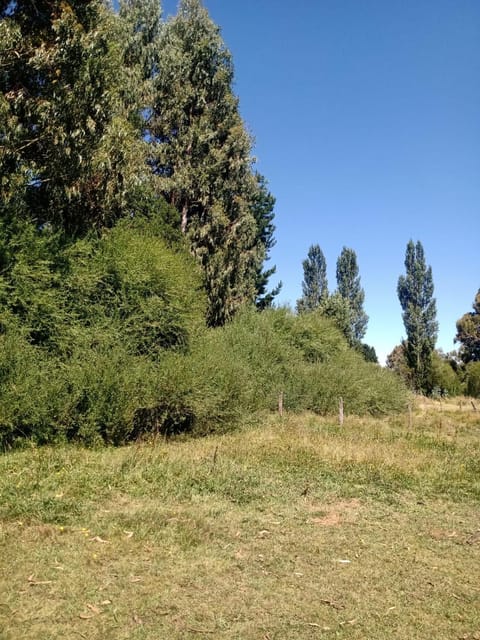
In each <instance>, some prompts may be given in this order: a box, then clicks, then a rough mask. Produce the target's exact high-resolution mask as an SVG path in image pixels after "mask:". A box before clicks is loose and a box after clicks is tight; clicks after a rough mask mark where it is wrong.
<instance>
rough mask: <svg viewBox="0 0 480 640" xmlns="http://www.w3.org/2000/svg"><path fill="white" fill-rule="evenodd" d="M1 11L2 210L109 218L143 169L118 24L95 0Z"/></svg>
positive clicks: (65, 221) (59, 218)
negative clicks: (128, 100)
mask: <svg viewBox="0 0 480 640" xmlns="http://www.w3.org/2000/svg"><path fill="white" fill-rule="evenodd" d="M1 16H2V20H1V22H0V30H1V33H0V43H1V44H0V94H1V97H0V127H1V130H2V132H3V135H2V143H3V144H2V152H1V156H0V171H1V175H2V178H1V194H0V195H1V200H2V205H3V209H4V215H7V214H8V212H9V211H11V210H12V207H14V208H15V213H16V214H18V212H19V211H20V209H23V211H24V212H28V213H31V214H33V215H34V216H35V219H36V220H37V221H38V223H39V224H45V223H46V222H49V223H53V224H55V225H59V226H62V227H63V228H65V229H66V230H67V231H68V232H69V233H78V232H84V231H85V230H87V229H90V228H91V227H92V226H96V227H100V226H105V225H110V224H112V223H113V222H114V220H116V219H117V218H119V217H120V216H121V215H122V211H123V208H124V205H125V198H126V194H128V192H129V190H130V189H131V188H132V187H133V186H134V185H136V184H138V182H139V181H141V180H142V175H143V178H145V176H146V172H145V168H146V167H145V163H144V151H143V147H144V143H143V141H142V140H141V138H140V136H139V135H138V131H137V129H136V127H135V123H134V118H133V113H134V112H135V107H136V101H135V100H132V101H131V103H130V104H128V103H127V101H126V100H125V99H124V96H125V94H126V91H127V89H128V87H130V88H131V86H132V83H130V85H129V82H128V77H127V75H126V73H125V64H124V63H125V59H124V48H123V46H122V42H123V40H124V39H125V38H124V36H125V33H124V32H123V30H122V29H123V28H122V23H121V22H120V21H119V20H118V19H117V17H116V16H115V15H114V14H113V12H112V11H110V10H109V9H108V7H107V6H106V5H105V4H104V3H103V2H101V1H100V0H91V1H89V2H71V3H66V2H45V1H39V2H35V3H33V2H26V1H23V0H19V1H18V2H14V3H2V9H1ZM142 168H143V174H142Z"/></svg>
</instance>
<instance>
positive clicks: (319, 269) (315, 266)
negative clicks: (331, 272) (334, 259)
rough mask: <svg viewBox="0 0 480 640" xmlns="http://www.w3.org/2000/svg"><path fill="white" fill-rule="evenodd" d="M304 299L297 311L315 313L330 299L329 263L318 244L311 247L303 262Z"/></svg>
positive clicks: (301, 300)
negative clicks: (315, 310)
mask: <svg viewBox="0 0 480 640" xmlns="http://www.w3.org/2000/svg"><path fill="white" fill-rule="evenodd" d="M302 294H303V295H302V297H301V298H300V299H299V300H298V301H297V311H298V312H299V313H302V312H304V311H313V310H314V309H317V308H318V307H320V306H321V305H322V304H323V303H324V302H325V301H326V300H327V298H328V281H327V262H326V260H325V256H324V255H323V251H322V250H321V249H320V246H319V245H318V244H314V245H312V246H311V247H310V249H309V250H308V254H307V259H306V260H304V261H303V282H302Z"/></svg>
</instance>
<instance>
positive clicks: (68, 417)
mask: <svg viewBox="0 0 480 640" xmlns="http://www.w3.org/2000/svg"><path fill="white" fill-rule="evenodd" d="M160 236H161V234H159V232H158V229H156V228H155V224H154V222H152V221H148V220H135V221H134V220H129V221H124V222H122V223H121V224H119V225H118V226H117V227H116V228H114V229H112V230H109V231H106V232H104V234H103V235H102V236H101V237H96V236H92V237H89V238H84V239H81V240H77V241H75V242H68V243H67V242H65V241H64V240H63V239H62V238H61V237H59V236H57V235H55V234H53V233H52V232H51V231H50V230H49V229H44V230H41V231H39V230H38V229H36V228H35V227H34V226H33V225H31V224H25V225H24V227H23V229H21V230H20V231H19V232H17V234H16V236H15V246H14V247H13V246H12V245H9V250H10V252H11V253H10V255H9V256H8V260H6V261H5V264H6V265H7V267H5V268H4V270H3V276H2V277H1V278H0V444H1V446H3V447H4V448H5V447H9V446H13V445H15V444H18V443H22V442H26V441H33V442H36V443H47V442H58V441H66V440H79V441H83V442H85V443H88V444H95V443H103V442H105V443H112V444H122V443H125V442H127V441H129V440H131V439H132V438H136V437H139V436H142V435H143V434H145V433H149V432H159V433H166V434H171V433H178V432H183V431H190V432H192V433H196V434H204V433H208V432H212V431H219V430H223V431H225V430H228V429H232V428H234V427H235V426H236V425H238V424H239V423H241V422H245V421H247V420H249V419H251V418H252V417H253V416H258V415H260V414H261V413H262V412H264V411H269V410H274V409H275V408H276V406H277V402H278V396H279V394H280V393H283V394H284V403H285V408H286V409H287V410H290V411H303V410H311V411H315V412H318V413H322V414H326V413H330V412H334V411H336V409H337V407H338V400H339V397H340V396H341V397H343V399H344V403H345V408H346V411H347V412H351V413H359V414H362V413H387V412H391V411H397V410H400V409H401V408H402V407H404V406H405V403H406V390H405V387H404V386H403V384H402V383H401V382H400V381H399V380H398V379H397V377H396V376H394V375H393V374H391V373H390V372H388V371H385V370H383V369H381V368H380V367H379V366H378V365H375V364H372V363H367V362H365V361H364V359H363V358H362V356H361V355H360V354H358V353H357V352H355V351H353V350H352V349H350V348H349V347H348V346H347V344H346V342H345V340H344V338H343V337H342V335H341V333H340V332H339V331H338V330H337V329H336V328H335V327H334V326H333V325H332V324H331V322H330V321H328V320H326V319H325V318H323V317H321V316H320V315H318V314H315V313H311V314H304V315H300V316H296V315H295V314H293V313H292V312H291V311H289V310H288V309H275V310H268V311H264V312H262V313H259V312H256V311H255V310H254V309H252V310H246V311H245V312H244V313H242V314H240V315H238V316H237V318H236V319H235V320H234V321H233V322H231V323H230V324H228V325H227V326H225V327H223V328H219V329H207V328H205V327H204V320H203V319H204V297H203V294H202V291H201V280H200V276H199V274H198V272H197V270H196V267H195V266H194V264H193V262H192V260H191V258H190V257H189V256H188V255H187V253H186V252H185V251H184V250H183V249H182V247H181V245H179V244H176V245H174V246H173V247H172V246H169V245H167V244H166V243H165V242H164V241H163V240H162V239H161V237H160Z"/></svg>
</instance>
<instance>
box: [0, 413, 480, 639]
mask: <svg viewBox="0 0 480 640" xmlns="http://www.w3.org/2000/svg"><path fill="white" fill-rule="evenodd" d="M477 416H478V414H475V413H474V412H473V411H471V410H470V411H469V410H468V409H467V405H465V406H463V407H459V406H457V405H453V404H451V405H447V404H443V405H440V404H439V403H437V404H429V405H428V406H419V407H418V408H417V409H416V411H415V414H414V420H413V428H409V426H408V417H407V416H397V417H392V418H387V419H381V420H380V419H379V420H373V419H359V418H353V417H347V419H346V422H345V425H344V426H343V427H342V428H340V427H339V426H338V425H336V424H335V421H334V420H332V419H330V420H329V419H326V418H318V417H316V416H311V415H303V416H287V417H284V418H283V419H282V420H280V419H275V418H272V417H270V418H266V419H265V421H264V424H263V426H262V427H255V428H253V427H249V428H245V429H244V430H241V431H238V432H235V433H231V434H227V435H223V436H214V437H213V436H212V437H208V438H204V439H197V440H188V439H178V440H171V441H168V442H165V441H163V440H158V441H156V442H151V443H139V444H135V445H131V446H129V447H125V448H121V449H100V450H87V449H81V448H75V447H66V448H33V449H31V450H24V451H19V452H13V453H10V454H6V455H4V456H3V457H2V458H1V459H0V491H1V499H0V544H1V549H0V554H1V555H0V558H1V560H0V638H2V640H3V639H5V640H13V639H14V640H17V639H18V640H20V639H27V638H28V639H31V638H36V639H40V640H42V639H45V640H47V639H48V640H50V639H52V640H54V639H57V638H58V639H60V638H88V639H89V640H96V639H98V640H100V639H102V640H108V639H112V640H121V639H127V638H128V639H130V638H135V639H137V638H138V639H149V640H154V639H155V640H157V639H158V638H166V639H167V638H168V639H170V638H171V639H174V640H175V639H183V638H200V639H201V638H231V639H233V638H238V639H242V640H250V639H251V640H254V639H255V640H273V639H277V640H280V639H290V638H293V639H296V638H298V639H300V638H301V639H310V638H328V639H331V638H332V639H333V638H345V639H347V638H348V639H359V640H360V639H362V640H363V639H366V638H368V639H369V640H380V639H386V638H399V639H402V640H403V639H408V640H417V639H418V640H419V639H428V640H430V639H431V638H435V640H452V639H456V638H458V639H466V640H474V639H476V638H480V569H479V567H480V557H479V556H480V535H479V536H478V539H477V536H476V534H477V532H479V531H480V507H479V505H480V502H479V497H480V463H479V460H480V419H479V418H478V417H477Z"/></svg>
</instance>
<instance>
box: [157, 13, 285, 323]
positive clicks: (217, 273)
mask: <svg viewBox="0 0 480 640" xmlns="http://www.w3.org/2000/svg"><path fill="white" fill-rule="evenodd" d="M232 84H233V64H232V59H231V55H230V53H229V51H228V50H227V49H226V47H225V44H224V42H223V40H222V38H221V35H220V31H219V28H218V27H217V26H216V25H215V24H214V23H213V22H212V20H211V19H210V17H209V16H208V13H207V11H206V10H205V9H204V8H203V7H202V5H201V2H200V1H199V0H182V1H181V2H180V5H179V10H178V14H177V16H175V17H174V18H173V19H171V20H170V21H168V22H167V23H166V24H165V27H164V29H163V34H162V38H161V55H160V57H159V68H158V73H157V74H156V75H155V78H154V102H153V105H152V113H151V117H150V118H149V121H148V132H149V136H150V140H151V142H152V143H153V144H152V148H151V157H150V163H151V165H152V167H153V169H154V171H155V173H156V175H157V176H158V178H159V182H160V184H161V190H162V193H163V195H164V196H165V198H166V199H167V201H168V202H169V203H170V204H172V205H173V206H174V207H176V208H177V210H178V211H179V212H180V215H181V228H182V231H183V232H184V234H185V235H186V237H187V240H188V242H189V245H190V247H191V250H192V252H193V254H194V255H195V256H196V257H197V260H198V261H199V263H200V264H201V266H202V269H203V273H204V281H205V287H206V291H207V296H208V299H209V308H208V314H207V321H208V323H209V324H210V325H221V324H223V323H224V322H225V321H226V320H228V319H229V318H231V317H232V316H233V315H234V314H235V312H236V311H237V310H238V309H239V308H241V306H243V305H244V304H246V303H253V302H254V301H255V299H256V297H257V295H258V294H260V296H261V295H263V289H264V288H265V279H266V277H268V275H269V274H268V273H267V272H262V270H261V266H262V264H263V261H264V260H265V258H266V256H267V252H268V249H269V248H270V247H271V246H272V238H273V237H272V233H273V227H272V226H271V224H272V208H273V199H271V197H270V195H269V194H268V192H267V190H266V183H265V181H264V180H263V179H262V178H259V177H256V176H255V174H254V172H253V170H252V139H251V137H250V135H249V134H248V133H247V131H246V129H245V126H244V124H243V122H242V119H241V117H240V113H239V108H238V99H237V97H236V96H235V95H234V93H233V89H232Z"/></svg>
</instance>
